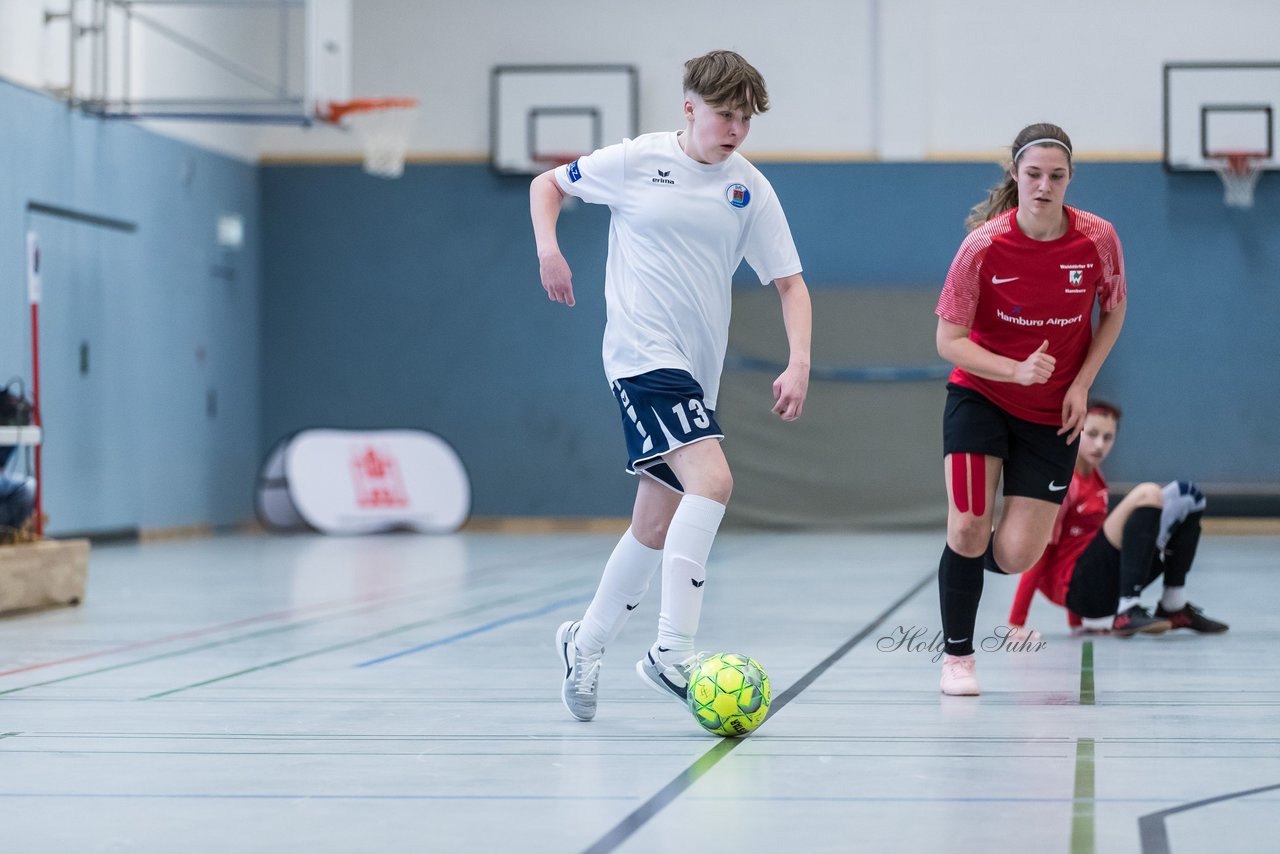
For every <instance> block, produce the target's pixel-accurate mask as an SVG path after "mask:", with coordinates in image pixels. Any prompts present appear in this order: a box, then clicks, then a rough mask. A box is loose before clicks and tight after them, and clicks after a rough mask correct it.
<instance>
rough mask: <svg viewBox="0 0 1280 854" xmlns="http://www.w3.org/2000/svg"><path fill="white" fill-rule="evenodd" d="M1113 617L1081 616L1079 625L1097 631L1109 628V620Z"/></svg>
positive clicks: (1113, 616)
mask: <svg viewBox="0 0 1280 854" xmlns="http://www.w3.org/2000/svg"><path fill="white" fill-rule="evenodd" d="M1114 619H1115V615H1112V616H1110V617H1081V618H1080V625H1081V626H1082V627H1084V628H1086V629H1092V630H1093V631H1097V630H1098V629H1109V628H1111V622H1112V621H1113V620H1114Z"/></svg>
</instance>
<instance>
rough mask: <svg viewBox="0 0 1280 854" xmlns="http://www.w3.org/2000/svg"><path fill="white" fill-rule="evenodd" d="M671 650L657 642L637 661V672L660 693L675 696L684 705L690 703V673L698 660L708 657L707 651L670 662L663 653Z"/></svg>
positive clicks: (645, 682)
mask: <svg viewBox="0 0 1280 854" xmlns="http://www.w3.org/2000/svg"><path fill="white" fill-rule="evenodd" d="M664 652H670V650H666V649H663V648H662V647H660V646H658V645H657V644H656V643H655V644H654V645H653V646H651V647H650V648H649V651H648V652H647V653H645V656H644V658H642V659H640V660H639V661H637V662H636V673H638V674H640V678H641V679H642V680H644V684H646V685H648V686H649V687H650V688H652V689H653V690H655V691H657V692H658V693H659V694H663V695H665V696H668V697H674V698H675V699H676V700H677V701H678V702H679V703H680V705H682V706H687V705H688V703H689V674H690V673H691V672H692V671H693V668H695V667H697V666H698V661H699V660H700V659H701V658H705V657H706V653H701V654H699V653H696V652H695V653H692V654H690V655H689V656H688V657H687V658H685V659H684V660H683V661H680V662H678V663H676V664H668V663H667V662H665V661H663V659H662V654H663V653H664Z"/></svg>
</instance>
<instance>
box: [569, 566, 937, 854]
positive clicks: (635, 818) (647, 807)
mask: <svg viewBox="0 0 1280 854" xmlns="http://www.w3.org/2000/svg"><path fill="white" fill-rule="evenodd" d="M937 575H938V573H937V570H930V571H929V573H928V574H926V575H925V576H924V578H921V579H920V580H919V581H918V582H916V583H915V584H914V585H912V587H911V589H910V590H908V591H907V592H906V593H904V594H902V596H900V597H898V599H897V601H895V602H894V603H893V604H892V605H890V606H889V607H888V608H886V609H884V610H883V611H881V612H880V614H879V615H878V616H877V617H876V618H875V619H873V620H872V621H871V622H870V623H868V624H867V625H866V626H864V627H863V628H862V630H861V631H859V632H858V633H857V634H856V635H854V636H853V637H851V638H849V639H848V640H847V641H845V642H844V643H843V644H841V645H840V647H839V648H838V649H836V651H835V652H833V653H831V654H830V655H828V656H827V657H826V658H825V659H823V660H822V661H820V662H819V663H818V664H817V665H815V666H814V667H813V668H812V669H811V670H810V671H809V672H808V673H806V674H805V675H804V676H801V677H800V678H799V679H798V680H796V682H795V684H793V685H792V686H791V687H790V688H788V689H787V690H786V691H783V692H782V693H781V694H779V695H778V697H777V699H775V700H774V701H773V703H772V704H771V705H770V708H769V717H770V718H771V717H773V716H774V715H776V714H777V713H778V712H780V711H782V709H783V708H785V707H786V705H787V704H788V703H790V702H791V701H792V700H794V699H795V698H796V697H797V696H799V694H800V692H801V691H803V690H804V689H806V688H808V687H809V686H810V685H812V684H813V682H814V680H815V679H817V678H818V677H819V676H821V675H822V674H823V673H826V672H827V671H828V670H829V669H831V666H832V665H834V664H835V663H836V662H837V661H839V660H840V659H842V658H844V657H845V656H846V655H847V654H848V653H849V650H851V649H853V648H854V647H855V646H857V645H858V643H860V642H861V641H863V640H866V638H867V635H869V634H871V633H872V632H874V631H875V630H876V629H877V628H879V626H880V625H881V624H882V623H883V622H884V621H885V620H887V619H889V616H890V615H891V614H893V612H894V611H896V610H898V609H899V608H901V607H902V606H903V605H905V604H906V603H907V602H908V601H909V600H910V599H911V597H913V596H915V595H916V594H917V593H919V592H920V591H921V590H923V589H924V587H925V585H927V584H929V583H930V582H931V581H933V580H934V579H935V578H937ZM768 723H769V718H765V720H764V723H762V724H761V726H765V725H767V724H768ZM745 741H746V739H741V738H725V739H721V740H720V741H719V742H718V743H717V744H716V746H715V747H713V748H711V749H710V750H708V751H707V752H706V753H704V754H703V755H702V756H700V757H698V759H697V760H696V761H695V762H694V763H693V764H692V765H690V766H689V767H688V768H686V769H685V770H684V771H683V772H681V774H680V775H679V776H678V777H676V778H675V779H674V780H672V781H671V782H670V783H668V784H667V785H665V786H663V787H662V789H660V790H659V791H658V793H657V794H655V795H654V796H653V797H651V798H649V800H647V801H645V802H644V803H643V804H641V805H640V806H639V807H637V808H636V809H635V811H633V812H632V813H631V814H630V815H628V816H627V817H626V818H624V819H623V820H622V821H620V822H618V824H616V825H614V827H613V828H612V829H610V830H609V831H608V832H607V833H605V835H604V836H602V837H600V839H599V840H598V841H597V842H596V843H595V844H594V845H592V846H590V847H589V848H586V849H584V854H605V852H609V851H614V850H616V849H617V848H618V846H620V845H622V844H623V843H624V842H626V841H627V840H628V839H630V838H631V836H632V835H633V834H634V833H635V832H636V831H637V830H639V829H640V828H641V827H643V826H644V825H645V823H646V822H648V821H649V819H651V818H653V817H654V816H656V815H657V814H658V813H660V812H662V810H664V809H665V808H666V807H667V806H668V805H669V804H671V803H672V802H673V801H674V800H675V799H676V798H678V797H680V795H681V794H683V793H684V792H685V790H686V789H688V788H689V787H690V786H692V785H693V784H694V783H696V782H697V781H698V779H699V778H700V777H702V776H703V775H704V774H706V773H707V772H708V771H710V770H711V769H712V768H714V767H715V765H716V763H717V762H719V761H720V760H721V759H723V758H724V757H726V756H728V755H729V754H730V753H731V752H732V751H733V750H734V748H736V747H737V746H738V745H740V744H743V743H744V742H745Z"/></svg>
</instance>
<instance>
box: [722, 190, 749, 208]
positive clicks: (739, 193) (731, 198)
mask: <svg viewBox="0 0 1280 854" xmlns="http://www.w3.org/2000/svg"><path fill="white" fill-rule="evenodd" d="M724 197H725V200H726V201H728V202H729V204H731V205H733V206H734V207H735V208H745V207H746V206H747V205H749V204H751V191H750V190H748V189H747V188H746V185H744V184H730V185H729V186H728V187H725V190H724Z"/></svg>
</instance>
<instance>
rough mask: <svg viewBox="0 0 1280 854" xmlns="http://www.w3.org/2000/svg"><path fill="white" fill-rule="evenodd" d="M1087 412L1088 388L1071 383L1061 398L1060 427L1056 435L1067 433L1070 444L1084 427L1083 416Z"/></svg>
mask: <svg viewBox="0 0 1280 854" xmlns="http://www.w3.org/2000/svg"><path fill="white" fill-rule="evenodd" d="M1088 414H1089V389H1088V388H1086V387H1084V386H1079V385H1076V384H1075V383H1072V384H1071V387H1070V388H1068V389H1067V396H1066V397H1064V398H1063V399H1062V429H1061V430H1059V431H1058V435H1059V436H1061V435H1062V434H1063V433H1066V434H1067V444H1068V445H1070V444H1071V443H1072V442H1074V441H1075V440H1076V437H1078V436H1079V435H1080V431H1081V430H1083V429H1084V417H1085V416H1086V415H1088Z"/></svg>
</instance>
